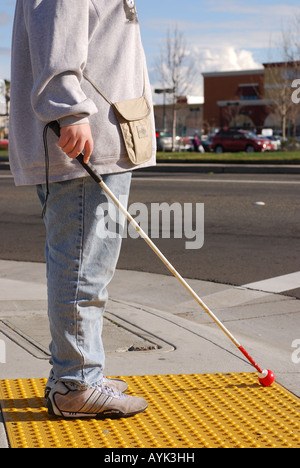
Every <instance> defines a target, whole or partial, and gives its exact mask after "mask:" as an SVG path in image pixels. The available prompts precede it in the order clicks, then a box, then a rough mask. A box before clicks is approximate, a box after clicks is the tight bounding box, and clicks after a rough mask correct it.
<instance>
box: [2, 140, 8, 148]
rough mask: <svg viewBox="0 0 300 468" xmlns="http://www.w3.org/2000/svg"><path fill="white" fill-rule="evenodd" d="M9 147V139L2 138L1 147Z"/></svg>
mask: <svg viewBox="0 0 300 468" xmlns="http://www.w3.org/2000/svg"><path fill="white" fill-rule="evenodd" d="M7 148H8V140H0V149H7Z"/></svg>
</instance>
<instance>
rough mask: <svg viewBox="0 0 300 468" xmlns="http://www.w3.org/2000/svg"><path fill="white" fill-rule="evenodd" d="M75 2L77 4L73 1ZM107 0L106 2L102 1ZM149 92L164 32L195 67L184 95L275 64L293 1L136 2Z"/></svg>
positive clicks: (3, 67)
mask: <svg viewBox="0 0 300 468" xmlns="http://www.w3.org/2000/svg"><path fill="white" fill-rule="evenodd" d="M78 1H80V0H78ZM108 1H109V0H108ZM15 3H16V0H0V78H4V79H9V78H10V48H11V34H12V25H13V15H14V7H15ZM136 7H137V10H138V15H139V22H140V27H141V34H142V40H143V44H144V48H145V53H146V58H147V63H148V67H149V74H150V80H151V83H152V85H153V87H159V86H160V83H159V78H158V73H157V61H158V58H159V56H160V51H161V49H162V48H163V46H164V44H165V42H166V35H167V31H168V30H170V31H172V30H173V29H174V28H175V27H177V28H178V30H179V31H180V32H182V33H183V34H184V37H185V40H186V43H187V49H188V52H189V55H190V56H191V59H192V60H193V62H194V64H195V70H196V72H195V73H196V76H195V79H194V83H193V86H192V88H191V89H190V90H189V94H190V95H197V96H198V95H199V96H200V95H203V79H202V75H201V74H202V73H203V72H208V71H225V70H243V69H256V68H261V67H262V64H263V63H264V62H268V61H276V60H281V58H282V57H280V52H279V44H280V40H281V32H282V29H287V28H288V25H289V24H290V22H291V21H292V20H293V18H294V17H295V16H296V15H297V14H299V15H300V5H299V0H251V2H250V1H249V0H226V1H225V0H136Z"/></svg>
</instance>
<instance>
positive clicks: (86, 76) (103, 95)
mask: <svg viewBox="0 0 300 468" xmlns="http://www.w3.org/2000/svg"><path fill="white" fill-rule="evenodd" d="M83 76H84V77H85V79H86V80H88V81H89V82H90V83H91V85H92V86H93V87H94V88H95V90H96V91H98V93H99V94H101V96H102V97H103V98H104V99H105V101H107V102H108V104H110V105H111V106H113V103H112V102H111V101H110V99H108V97H106V96H105V94H104V93H102V91H101V89H100V88H98V86H97V85H96V83H94V82H93V81H92V80H91V78H90V77H89V76H88V75H87V74H86V73H85V72H83Z"/></svg>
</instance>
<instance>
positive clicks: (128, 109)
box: [113, 96, 151, 122]
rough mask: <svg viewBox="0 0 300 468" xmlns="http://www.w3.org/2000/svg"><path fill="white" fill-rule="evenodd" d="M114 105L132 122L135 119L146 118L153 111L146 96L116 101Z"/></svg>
mask: <svg viewBox="0 0 300 468" xmlns="http://www.w3.org/2000/svg"><path fill="white" fill-rule="evenodd" d="M113 106H114V108H115V109H116V110H117V112H118V113H119V114H120V115H121V116H122V117H123V118H124V119H125V120H128V121H131V122H132V121H134V120H142V119H145V118H146V117H148V115H149V114H150V111H151V109H150V105H149V103H148V101H147V99H146V98H145V96H142V97H141V98H138V99H129V100H128V101H122V102H116V103H114V104H113Z"/></svg>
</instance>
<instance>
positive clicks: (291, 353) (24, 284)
mask: <svg viewBox="0 0 300 468" xmlns="http://www.w3.org/2000/svg"><path fill="white" fill-rule="evenodd" d="M188 282H189V284H190V285H191V287H192V288H194V290H195V291H196V292H197V294H198V295H199V296H200V297H201V298H202V299H203V300H204V302H205V303H206V304H207V305H208V306H209V307H210V308H211V309H212V310H213V312H214V313H215V314H216V315H217V317H218V318H219V319H220V320H221V321H222V322H223V323H224V324H225V326H226V327H227V328H228V329H229V330H230V331H231V333H233V334H234V335H235V336H236V338H237V339H238V340H239V341H240V342H241V344H242V345H243V346H244V348H246V350H247V351H248V352H249V354H250V355H251V356H252V357H253V358H254V359H255V360H256V362H258V363H259V365H260V366H261V367H263V368H268V369H271V370H273V371H274V372H275V374H276V379H277V382H278V383H280V384H281V385H283V386H284V387H286V388H287V389H288V390H289V391H291V392H292V393H294V394H296V395H297V396H299V397H300V363H297V362H296V361H297V359H295V357H297V356H299V352H298V353H296V352H295V351H296V350H295V348H293V343H294V342H295V340H300V335H299V330H300V305H299V300H297V299H294V298H291V297H288V296H284V295H280V294H273V293H272V292H270V291H263V290H256V289H251V285H250V286H249V285H248V286H247V287H240V288H236V287H230V286H228V285H222V284H216V283H210V282H205V281H198V280H190V281H188ZM109 292H110V300H109V303H108V307H107V312H106V315H105V321H104V334H103V335H104V345H105V348H106V375H108V376H113V375H114V376H117V375H161V374H198V373H199V374H203V373H228V372H230V373H231V372H233V373H235V372H253V371H254V369H253V368H252V367H251V366H250V365H249V364H248V362H246V361H245V359H244V357H243V356H242V355H241V353H240V351H239V350H238V349H237V348H236V347H235V346H234V345H233V344H232V343H231V341H230V340H229V339H228V338H227V337H226V336H225V334H224V333H223V332H222V331H221V330H220V329H219V327H218V326H217V325H216V324H214V323H213V321H212V320H211V319H210V317H209V316H208V315H207V314H206V313H205V312H204V311H203V310H202V309H201V308H200V306H199V305H198V304H197V303H196V302H195V301H194V300H193V299H192V298H191V296H190V295H189V294H188V292H187V291H185V289H184V288H183V287H182V286H181V285H180V284H179V283H178V281H177V280H176V279H175V278H173V277H170V276H164V275H154V274H149V273H141V272H133V271H120V270H118V271H117V272H116V275H115V277H114V279H113V281H112V283H111V285H110V287H109ZM49 341H50V335H49V330H48V319H47V300H46V280H45V265H44V264H34V263H20V262H13V261H0V344H1V346H0V379H15V378H46V377H48V374H49V370H50V365H49V363H48V358H49V351H48V345H49ZM1 350H2V351H1ZM2 361H4V362H2ZM5 446H7V442H6V436H5V430H4V427H3V425H1V418H0V447H5Z"/></svg>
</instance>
